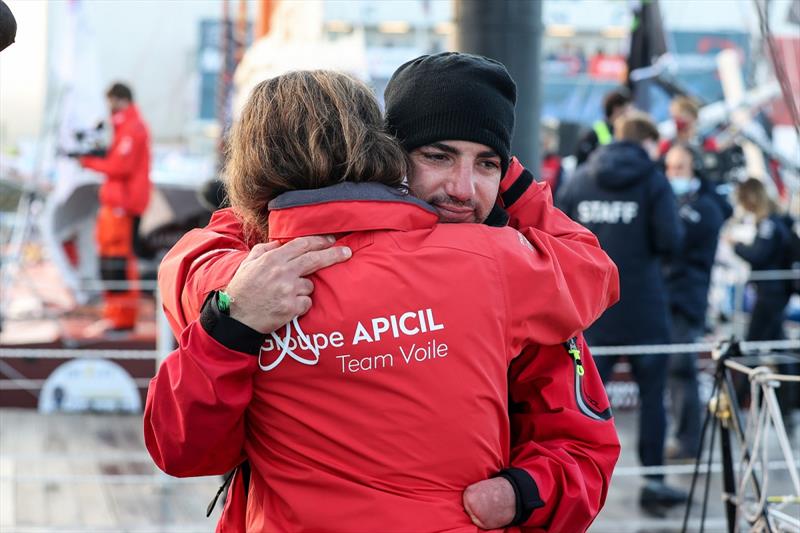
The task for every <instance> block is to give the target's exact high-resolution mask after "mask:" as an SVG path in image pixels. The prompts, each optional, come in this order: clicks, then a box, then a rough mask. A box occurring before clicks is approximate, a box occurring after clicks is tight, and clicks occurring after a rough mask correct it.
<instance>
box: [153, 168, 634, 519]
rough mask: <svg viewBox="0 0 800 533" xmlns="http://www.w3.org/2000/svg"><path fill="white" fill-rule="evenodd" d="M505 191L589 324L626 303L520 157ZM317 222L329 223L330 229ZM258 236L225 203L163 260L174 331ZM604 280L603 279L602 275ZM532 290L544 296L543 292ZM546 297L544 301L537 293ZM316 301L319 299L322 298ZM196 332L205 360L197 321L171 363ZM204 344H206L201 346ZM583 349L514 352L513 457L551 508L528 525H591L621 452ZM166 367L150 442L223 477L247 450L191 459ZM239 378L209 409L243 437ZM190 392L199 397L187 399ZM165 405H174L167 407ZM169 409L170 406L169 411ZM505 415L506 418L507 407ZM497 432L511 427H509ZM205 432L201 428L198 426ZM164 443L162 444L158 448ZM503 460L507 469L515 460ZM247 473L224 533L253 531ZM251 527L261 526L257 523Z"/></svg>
mask: <svg viewBox="0 0 800 533" xmlns="http://www.w3.org/2000/svg"><path fill="white" fill-rule="evenodd" d="M501 199H502V202H501V203H504V204H505V206H506V207H507V208H508V211H509V213H510V215H511V220H510V222H511V224H513V225H516V226H517V227H527V226H535V227H536V229H530V228H529V229H528V230H526V231H525V234H526V235H527V236H529V237H530V238H532V240H533V241H532V242H534V243H536V242H547V243H548V244H549V245H550V246H551V248H550V252H551V253H553V254H554V256H555V257H558V258H559V259H560V260H561V261H562V264H563V265H564V266H565V267H567V268H565V269H564V270H563V271H562V274H567V277H569V280H568V282H567V285H568V286H569V287H576V290H575V294H576V295H577V296H578V297H577V299H576V300H575V301H572V304H573V305H577V306H578V307H582V306H583V305H584V304H581V302H582V301H583V299H585V300H586V302H587V303H588V305H589V307H592V308H593V309H594V311H592V312H589V315H587V316H585V317H583V319H582V320H581V322H583V324H582V326H581V327H583V326H585V325H588V323H589V322H591V320H592V319H591V318H589V316H592V315H593V314H594V313H600V312H602V311H603V310H604V309H605V308H606V307H607V306H609V305H610V304H611V303H613V302H615V301H616V300H617V298H618V280H617V274H616V269H615V267H614V266H613V264H612V263H611V262H610V261H609V260H608V258H607V256H605V254H604V253H603V252H602V251H601V250H600V249H599V247H598V245H597V241H596V239H595V238H594V236H593V235H591V233H589V232H588V231H587V230H585V229H584V228H582V227H581V226H578V225H577V224H574V223H573V222H572V221H570V220H569V219H568V218H566V217H565V216H564V215H563V214H562V213H561V212H560V211H557V210H555V209H554V208H553V207H552V200H551V198H550V195H549V191H548V189H547V187H545V186H540V185H538V184H532V177H531V176H530V174H529V173H528V172H527V171H524V169H522V167H521V166H520V165H519V164H518V163H517V162H516V161H513V162H512V165H511V167H510V168H509V171H508V173H507V174H506V178H505V179H504V180H503V183H502V184H501ZM319 229H320V230H322V231H329V228H328V229H323V228H319ZM273 230H274V227H273ZM559 241H561V242H559ZM252 244H253V243H244V242H243V237H242V228H241V225H240V223H239V222H238V219H236V217H235V216H234V215H233V214H232V213H231V211H230V210H223V211H221V212H218V213H217V214H216V215H215V217H214V219H212V222H211V224H210V225H209V226H208V227H207V228H206V229H203V230H196V231H194V232H191V233H190V234H188V235H187V236H186V237H185V238H184V239H183V240H182V241H181V243H179V245H178V246H176V248H175V249H173V251H171V252H170V254H169V255H168V257H167V258H166V259H165V261H164V263H163V264H162V269H161V271H160V275H159V281H160V286H161V289H162V294H163V296H164V302H165V311H166V312H167V315H168V316H169V317H170V321H171V324H172V325H173V328H174V329H176V330H179V329H180V328H182V327H183V326H184V325H186V323H187V322H188V321H190V320H192V319H193V318H195V317H196V316H197V315H198V313H199V309H200V305H201V303H202V301H203V300H204V298H205V294H206V293H208V292H210V291H212V290H215V289H218V288H221V287H224V286H225V285H226V284H227V282H228V281H229V280H230V277H232V275H233V273H234V272H235V270H236V268H237V267H238V265H239V263H240V262H241V260H242V259H243V258H244V257H245V256H246V254H247V249H248V248H249V246H248V245H252ZM351 262H352V260H351ZM609 273H610V275H609ZM571 274H574V275H571ZM570 275H571V276H570ZM534 279H535V276H533V274H532V273H531V277H530V279H529V280H528V281H529V282H530V281H532V280H534ZM597 279H602V280H603V281H601V282H600V283H597V282H595V281H592V280H597ZM470 280H471V281H470V284H469V285H470V286H478V285H476V284H474V280H472V278H470ZM415 292H416V291H415ZM532 292H534V293H535V289H533V290H532ZM571 294H572V293H571ZM536 301H537V302H540V301H539V300H538V299H536ZM316 302H317V300H315V305H317V304H316ZM540 303H541V302H540ZM541 305H545V304H544V303H541ZM587 309H588V308H587ZM190 340H191V341H192V342H193V343H194V344H193V345H192V350H191V351H192V360H198V363H199V359H198V357H200V354H202V353H203V352H204V350H203V349H194V348H196V347H198V346H199V347H201V348H202V347H203V346H208V345H209V343H210V344H211V345H214V341H213V339H208V337H207V336H205V335H204V331H202V328H201V327H199V326H198V325H197V324H194V325H192V326H190V329H189V330H187V332H185V333H184V335H183V337H182V348H183V351H181V350H179V351H178V353H176V354H175V355H173V356H171V357H170V359H169V360H170V361H171V362H173V361H174V362H175V363H174V364H178V363H177V361H178V359H180V357H179V354H182V355H183V357H184V358H186V357H188V355H187V353H186V352H187V350H189V342H190ZM198 342H205V344H204V345H203V344H197V343H198ZM553 342H555V341H553ZM495 349H496V348H495ZM579 349H582V352H583V358H582V368H583V370H584V371H583V374H582V375H581V376H579V374H578V367H579V366H581V365H579V364H578V363H577V362H576V361H575V360H574V359H573V357H571V356H570V355H569V353H568V352H567V350H566V349H565V348H564V347H562V346H561V345H550V346H538V347H535V346H532V347H531V348H530V349H528V350H526V351H525V352H524V353H523V355H521V356H520V357H517V358H516V359H515V360H514V362H513V363H512V365H511V368H510V371H509V377H510V386H509V389H508V392H509V393H510V399H511V401H512V405H511V406H510V412H511V439H512V440H511V443H510V444H509V448H510V450H509V454H510V458H511V461H510V464H511V465H514V466H517V467H522V468H525V469H526V470H527V471H528V472H529V473H531V475H532V476H533V478H534V479H535V480H536V484H537V485H538V489H539V492H540V495H541V497H542V500H543V501H544V503H545V505H544V507H543V508H541V509H537V510H536V511H535V512H534V513H533V514H532V515H531V517H530V519H529V520H528V522H527V523H526V527H524V530H525V531H531V532H532V531H544V530H548V531H581V530H585V529H586V528H587V527H588V525H589V524H590V523H591V521H592V520H593V519H594V517H595V516H596V514H597V512H598V511H599V509H600V508H601V507H602V504H603V502H604V500H605V496H606V493H607V489H608V482H609V480H610V476H611V472H612V470H613V466H614V464H615V462H616V459H617V457H618V454H619V446H618V441H617V437H616V432H615V430H614V427H613V422H612V421H610V420H609V415H608V411H607V406H608V403H607V399H606V397H605V393H604V391H603V388H602V383H601V382H600V380H599V377H598V376H597V373H596V371H595V369H594V364H593V362H592V360H591V357H590V356H589V355H588V351H587V349H586V346H585V344H583V342H582V339H581V342H580V345H579ZM228 353H229V354H230V352H228ZM242 357H243V356H241V355H239V356H238V357H235V358H232V359H231V363H232V364H233V365H234V366H236V365H240V366H241V368H242V369H244V368H245V367H246V368H247V369H248V370H254V368H251V367H255V364H254V363H253V361H252V360H249V359H247V358H245V359H242ZM215 360H216V358H215ZM187 361H188V360H187ZM171 364H173V363H171ZM168 366H169V365H165V366H164V367H162V372H161V373H160V374H159V377H157V378H156V379H155V380H154V382H153V386H152V387H151V392H150V399H149V401H148V421H147V423H146V433H147V434H148V435H149V436H148V441H149V442H150V444H149V445H150V446H151V448H150V449H151V452H153V455H154V457H155V458H156V462H157V463H158V464H159V466H160V467H162V468H163V469H165V470H167V471H168V472H171V473H173V474H176V475H205V474H212V473H218V472H222V471H224V470H225V469H226V468H228V467H231V466H233V465H234V464H236V462H237V461H238V460H240V459H241V458H242V457H243V455H244V454H243V453H242V452H241V450H240V451H239V453H240V454H242V455H237V456H236V457H235V459H234V460H233V461H231V460H230V459H231V458H230V457H228V458H227V459H228V460H227V461H222V460H220V458H219V457H218V456H216V455H212V456H210V457H209V458H208V460H206V461H200V462H199V463H198V462H197V461H196V459H197V457H194V458H191V457H186V456H183V455H182V454H183V453H185V452H186V451H187V449H188V448H187V447H186V444H185V443H187V442H188V441H187V440H181V439H180V438H178V439H172V438H171V437H170V436H169V435H164V434H161V432H160V430H159V428H162V429H163V428H170V429H171V428H175V427H183V425H184V424H186V422H188V420H186V419H185V415H186V413H185V412H184V410H183V408H184V407H191V406H192V404H193V402H192V401H188V402H187V403H186V404H185V405H183V406H182V407H181V406H178V405H175V402H176V401H178V398H180V397H181V395H182V394H185V392H184V391H182V390H179V389H180V387H176V389H175V390H173V389H172V388H171V386H170V385H169V384H168V383H165V381H168V380H169V378H168V374H169V372H168V371H167V370H166V369H167V367H168ZM192 366H195V365H192ZM255 368H257V367H255ZM162 375H163V376H164V377H161V376H162ZM248 375H249V374H248ZM230 377H231V378H232V380H228V381H226V382H224V383H215V384H214V387H215V390H216V391H217V394H218V396H219V398H223V397H224V398H226V401H225V403H224V405H219V404H218V405H217V406H216V408H213V407H212V408H211V409H212V410H215V409H220V410H221V412H220V413H216V414H218V415H219V416H220V417H222V418H225V417H226V416H230V415H231V413H238V414H237V416H238V417H239V418H235V417H234V418H235V420H233V425H232V426H230V425H229V426H223V427H226V428H228V427H230V428H231V431H234V430H235V431H234V433H235V432H236V431H244V423H243V420H241V416H242V414H241V413H242V412H243V410H244V409H245V408H246V407H247V405H248V404H249V403H250V400H251V396H250V394H251V393H250V392H249V389H247V388H245V389H242V388H241V385H242V384H243V383H246V382H247V381H248V378H247V377H246V376H244V377H243V375H240V374H237V373H235V372H234V371H233V368H231V375H230ZM236 379H239V380H241V381H236ZM159 380H160V381H159ZM190 381H192V380H190V379H188V378H187V379H186V382H185V383H184V384H183V385H186V383H189V382H190ZM202 383H206V384H208V383H209V377H208V376H205V377H204V376H200V379H199V380H198V383H197V384H198V385H200V384H202ZM534 386H535V387H536V388H534ZM160 394H161V395H164V396H166V399H162V400H163V401H162V400H159V401H156V399H155V398H156V397H157V396H159V395H160ZM190 397H191V395H189V396H188V397H187V398H186V399H187V400H188V399H190ZM156 404H157V405H159V409H158V412H156V411H154V410H153V409H152V407H153V406H154V405H156ZM165 405H169V406H170V408H169V409H166V408H164V407H162V406H165ZM209 407H210V406H209ZM165 410H166V411H171V412H170V413H166V412H164V411H165ZM505 413H508V410H506V411H505ZM154 416H156V419H157V420H163V421H164V425H163V426H162V425H161V424H158V423H155V424H154V423H153V420H154V419H153V417H154ZM505 418H506V419H508V414H506V415H505ZM210 420H213V421H216V420H217V418H216V417H212V418H211V419H210ZM214 423H215V422H209V423H207V424H206V425H205V426H203V427H200V428H188V427H187V428H185V430H184V432H183V438H184V439H189V440H193V439H195V438H199V435H206V434H208V432H209V430H210V429H211V428H213V427H214ZM176 424H177V425H176ZM495 429H497V430H500V431H501V432H502V431H504V430H503V428H502V427H495ZM195 431H198V432H199V433H197V434H195V433H194V432H195ZM215 431H216V430H215ZM226 431H227V429H226ZM162 445H163V446H164V447H166V448H169V449H172V450H173V452H174V453H178V454H179V455H180V459H179V460H178V463H179V464H177V465H174V464H168V462H167V461H166V460H165V459H164V457H163V456H162V455H160V453H161V452H160V451H158V450H160V449H161V446H162ZM211 447H212V448H213V445H211ZM154 448H157V450H155V451H154ZM198 450H199V453H200V456H202V455H203V454H204V453H205V452H207V451H208V450H209V447H208V446H205V445H203V446H200V447H199V449H198ZM247 455H248V456H249V455H250V454H249V453H248V454H247ZM504 464H505V465H506V466H507V465H508V464H509V463H504ZM238 477H239V476H237V478H238ZM237 478H235V480H234V484H233V486H232V488H231V492H230V494H229V498H228V501H227V503H226V507H225V511H224V513H223V517H222V518H221V520H220V522H219V525H218V531H223V532H227V531H236V532H239V531H245V530H246V527H245V524H244V521H243V519H244V516H245V509H244V506H245V494H244V487H243V486H242V482H241V479H237ZM463 488H464V487H461V490H463ZM251 494H252V493H251ZM255 505H257V504H254V503H252V502H251V515H252V512H253V510H252V508H253V507H254V506H255ZM462 513H463V511H462ZM459 516H460V515H459ZM463 516H466V515H463ZM462 518H463V517H462ZM251 519H252V516H251ZM386 523H391V522H388V521H387V522H385V523H384V527H383V529H384V530H386V527H385V525H386ZM455 524H462V522H456V523H455ZM251 525H252V523H251ZM432 527H433V524H430V523H428V524H427V525H425V526H422V529H421V530H430V529H432ZM454 527H455V526H454ZM464 527H466V529H464V528H462V530H465V531H474V530H475V528H474V527H472V529H470V527H471V526H470V525H469V524H467V525H466V526H464ZM331 528H333V529H336V526H329V527H328V529H331ZM250 530H251V531H258V530H259V529H258V527H256V528H255V529H250Z"/></svg>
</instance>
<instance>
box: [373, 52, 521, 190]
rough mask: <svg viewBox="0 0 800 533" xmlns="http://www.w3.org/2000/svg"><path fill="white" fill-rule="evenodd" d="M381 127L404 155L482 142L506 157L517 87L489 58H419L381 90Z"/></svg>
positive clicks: (503, 162)
mask: <svg viewBox="0 0 800 533" xmlns="http://www.w3.org/2000/svg"><path fill="white" fill-rule="evenodd" d="M384 100H385V101H386V123H387V127H388V130H389V132H390V133H391V134H392V135H394V136H395V137H397V139H398V140H399V141H400V143H401V144H402V145H403V147H404V148H405V149H406V151H409V152H410V151H411V150H413V149H415V148H419V147H420V146H425V145H426V144H430V143H433V142H437V141H445V140H458V141H471V142H476V143H479V144H484V145H486V146H489V147H490V148H492V149H493V150H494V151H495V152H497V154H498V155H499V156H500V160H501V165H502V171H503V174H505V172H506V169H507V168H508V162H509V159H510V158H511V136H512V135H513V134H514V105H515V104H516V102H517V86H516V85H515V84H514V80H513V79H511V76H510V75H509V74H508V71H507V70H506V67H505V66H503V64H502V63H499V62H497V61H495V60H493V59H489V58H487V57H482V56H476V55H471V54H462V53H458V52H443V53H440V54H434V55H425V56H420V57H418V58H416V59H413V60H411V61H409V62H408V63H405V64H404V65H402V66H401V67H400V68H398V69H397V71H395V73H394V74H393V75H392V79H391V80H389V84H388V85H387V86H386V91H385V92H384Z"/></svg>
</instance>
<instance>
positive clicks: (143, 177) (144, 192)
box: [80, 104, 150, 216]
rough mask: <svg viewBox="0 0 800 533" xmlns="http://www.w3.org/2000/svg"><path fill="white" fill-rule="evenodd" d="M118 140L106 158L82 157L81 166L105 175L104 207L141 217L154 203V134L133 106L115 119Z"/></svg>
mask: <svg viewBox="0 0 800 533" xmlns="http://www.w3.org/2000/svg"><path fill="white" fill-rule="evenodd" d="M111 122H112V123H113V125H114V138H113V140H112V142H111V146H110V147H109V150H108V155H107V156H106V157H81V158H80V162H81V165H82V166H84V167H86V168H90V169H92V170H96V171H97V172H102V173H103V174H105V175H106V180H105V181H104V182H103V185H101V187H100V204H101V205H105V206H108V207H117V208H122V209H124V210H125V212H126V214H128V215H132V216H138V215H141V214H142V213H144V210H145V209H146V208H147V202H148V201H149V200H150V134H149V133H148V131H147V126H146V125H145V123H144V122H143V121H142V118H141V116H140V115H139V110H138V109H137V108H136V106H135V105H133V104H131V105H129V106H128V107H126V108H125V109H124V110H122V111H118V112H117V113H114V115H112V117H111Z"/></svg>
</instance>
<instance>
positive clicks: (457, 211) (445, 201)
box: [425, 194, 485, 224]
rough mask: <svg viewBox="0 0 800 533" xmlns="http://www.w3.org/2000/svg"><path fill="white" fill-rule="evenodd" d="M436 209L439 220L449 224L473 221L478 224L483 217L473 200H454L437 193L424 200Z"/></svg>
mask: <svg viewBox="0 0 800 533" xmlns="http://www.w3.org/2000/svg"><path fill="white" fill-rule="evenodd" d="M425 201H426V202H428V203H429V204H431V205H432V206H433V208H434V209H436V212H437V213H438V215H439V222H443V223H446V224H447V223H450V224H461V223H465V222H467V223H475V224H480V223H481V222H483V219H484V218H485V217H481V215H480V214H479V213H478V207H477V205H475V202H474V201H473V200H455V199H453V198H451V197H450V196H447V195H444V194H443V195H438V196H433V197H431V198H427V199H426V200H425Z"/></svg>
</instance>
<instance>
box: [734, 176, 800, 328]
mask: <svg viewBox="0 0 800 533" xmlns="http://www.w3.org/2000/svg"><path fill="white" fill-rule="evenodd" d="M736 202H737V204H738V205H739V206H740V207H741V208H742V209H743V210H744V211H745V212H746V213H748V214H749V215H750V216H751V217H752V221H753V224H754V225H755V229H756V237H755V239H754V240H753V242H752V243H751V244H744V243H734V247H733V250H734V252H736V255H738V256H739V257H741V258H742V259H744V260H745V261H747V262H748V263H749V264H750V268H751V269H752V270H753V271H759V270H782V269H783V268H785V264H786V257H785V255H786V253H787V252H788V249H789V238H790V235H789V228H788V227H787V226H786V223H785V222H784V219H783V218H782V217H781V215H780V214H779V213H778V209H777V206H776V205H775V204H774V203H773V201H772V200H771V199H770V198H769V195H768V194H767V190H766V188H765V187H764V184H763V183H762V182H761V181H760V180H758V179H755V178H749V179H747V180H745V181H744V182H742V183H741V184H740V185H739V187H738V188H737V189H736ZM753 286H754V287H755V291H756V301H755V304H754V305H753V313H752V316H751V318H750V325H749V327H748V329H747V340H748V341H766V340H780V339H785V338H786V335H785V332H784V329H783V312H784V309H786V305H787V304H788V303H789V290H788V287H787V282H786V281H785V280H770V281H756V282H754V283H753Z"/></svg>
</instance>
